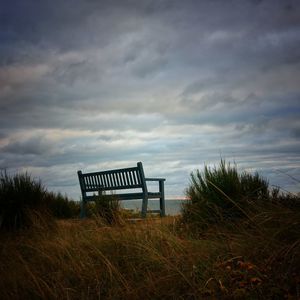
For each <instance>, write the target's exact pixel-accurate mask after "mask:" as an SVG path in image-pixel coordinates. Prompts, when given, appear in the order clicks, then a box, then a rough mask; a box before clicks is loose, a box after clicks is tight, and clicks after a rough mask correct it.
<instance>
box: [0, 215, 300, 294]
mask: <svg viewBox="0 0 300 300" xmlns="http://www.w3.org/2000/svg"><path fill="white" fill-rule="evenodd" d="M296 217H297V216H296V215H295V213H294V212H292V211H291V210H285V211H282V209H280V210H278V211H273V215H272V217H271V214H270V212H267V211H265V212H262V214H261V215H257V218H256V220H255V222H256V223H257V224H259V226H258V227H253V226H252V227H251V225H249V224H247V222H246V223H243V224H241V226H238V227H237V226H236V227H235V228H234V229H233V228H232V227H228V228H221V227H217V226H215V227H213V226H212V227H211V228H210V229H209V230H206V231H204V232H202V233H201V234H200V233H199V235H198V236H197V238H195V237H192V236H191V235H190V232H189V231H188V228H186V227H184V226H185V225H181V224H180V218H177V219H176V218H173V217H168V218H164V219H160V218H157V219H149V220H148V221H147V220H146V221H142V222H138V223H133V224H131V223H130V224H128V223H126V222H123V223H122V224H121V225H117V226H112V227H111V226H106V225H104V223H103V222H101V220H100V219H97V218H94V219H89V220H84V221H81V220H68V221H67V220H66V221H58V222H57V225H56V226H54V227H53V226H52V227H51V228H49V227H45V224H43V223H42V222H38V223H37V224H36V226H35V227H34V228H32V229H30V230H27V231H23V232H19V233H14V234H13V235H12V234H11V233H10V234H4V233H3V234H2V235H1V237H0V238H1V243H0V245H1V246H0V251H1V262H0V273H1V280H0V291H1V292H0V293H1V299H97V298H100V299H141V298H144V299H162V298H163V299H217V298H222V299H268V298H270V299H276V298H278V299H280V298H282V297H285V296H286V297H290V299H297V298H296V297H297V296H299V290H298V291H297V287H298V289H299V282H297V280H299V277H297V276H299V271H298V267H299V248H300V243H299V231H298V229H299V221H297V218H296ZM284 220H285V221H284ZM283 222H285V223H286V224H283ZM297 222H298V223H297ZM278 223H280V224H281V227H280V228H281V229H282V230H281V231H280V230H279V227H278ZM283 225H284V226H283ZM258 228H259V229H258ZM274 228H277V230H274ZM284 228H285V229H284ZM271 232H272V234H270V233H271ZM293 234H294V236H293ZM297 293H298V294H297ZM293 297H294V298H293Z"/></svg>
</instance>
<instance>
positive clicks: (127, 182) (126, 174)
mask: <svg viewBox="0 0 300 300" xmlns="http://www.w3.org/2000/svg"><path fill="white" fill-rule="evenodd" d="M125 176H126V179H127V180H126V185H130V183H129V176H128V172H127V171H126V172H125Z"/></svg>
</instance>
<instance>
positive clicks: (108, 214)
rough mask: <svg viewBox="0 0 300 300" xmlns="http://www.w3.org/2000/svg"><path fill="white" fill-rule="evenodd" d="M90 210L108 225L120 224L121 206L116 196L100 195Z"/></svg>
mask: <svg viewBox="0 0 300 300" xmlns="http://www.w3.org/2000/svg"><path fill="white" fill-rule="evenodd" d="M90 210H91V213H92V214H94V215H96V216H97V217H100V218H101V219H102V220H103V221H104V223H106V224H109V225H112V224H116V223H119V222H120V219H121V206H120V202H119V200H118V198H117V197H116V196H114V195H99V196H98V197H97V198H96V199H95V204H94V206H93V207H90Z"/></svg>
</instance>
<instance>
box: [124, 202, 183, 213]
mask: <svg viewBox="0 0 300 300" xmlns="http://www.w3.org/2000/svg"><path fill="white" fill-rule="evenodd" d="M183 201H186V200H184V199H166V202H165V203H166V215H170V216H176V215H179V214H180V212H181V203H182V202H183ZM120 203H121V206H122V207H123V208H126V209H132V210H134V211H140V210H141V208H142V200H124V201H120ZM148 209H159V200H148Z"/></svg>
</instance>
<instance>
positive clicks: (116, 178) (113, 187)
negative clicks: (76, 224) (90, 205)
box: [77, 162, 165, 218]
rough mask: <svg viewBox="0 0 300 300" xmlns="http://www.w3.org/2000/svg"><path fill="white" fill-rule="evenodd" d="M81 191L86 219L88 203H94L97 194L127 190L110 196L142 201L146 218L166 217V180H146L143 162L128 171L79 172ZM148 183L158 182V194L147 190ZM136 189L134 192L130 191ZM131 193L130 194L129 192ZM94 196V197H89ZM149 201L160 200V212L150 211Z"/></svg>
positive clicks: (127, 169) (83, 213)
mask: <svg viewBox="0 0 300 300" xmlns="http://www.w3.org/2000/svg"><path fill="white" fill-rule="evenodd" d="M77 174H78V179H79V184H80V189H81V193H82V202H81V212H80V215H81V217H82V218H84V217H85V215H86V213H85V205H86V203H87V202H88V201H94V200H95V197H97V195H95V193H97V194H98V195H101V194H103V193H105V192H107V191H108V192H112V191H114V192H117V191H119V190H127V191H126V192H122V193H115V194H114V195H108V198H109V196H112V197H116V198H117V199H118V200H135V199H141V200H143V201H142V210H141V215H142V217H143V218H145V217H146V214H147V213H159V214H160V215H161V216H165V194H164V182H165V179H164V178H145V174H144V169H143V165H142V163H141V162H138V163H137V166H136V167H132V168H126V169H116V170H108V171H100V172H93V173H85V174H83V173H82V172H81V171H78V172H77ZM147 181H157V182H158V188H159V191H158V192H149V191H148V188H147ZM132 189H135V191H134V192H131V191H130V190H132ZM129 191H130V192H129ZM88 194H92V195H88ZM148 199H159V209H158V210H148Z"/></svg>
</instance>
